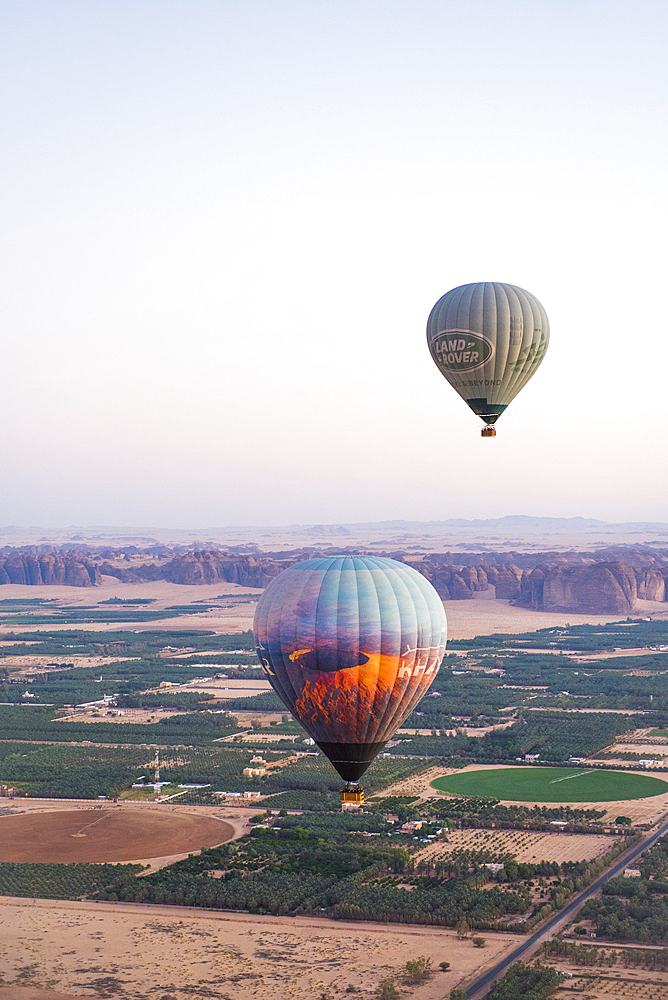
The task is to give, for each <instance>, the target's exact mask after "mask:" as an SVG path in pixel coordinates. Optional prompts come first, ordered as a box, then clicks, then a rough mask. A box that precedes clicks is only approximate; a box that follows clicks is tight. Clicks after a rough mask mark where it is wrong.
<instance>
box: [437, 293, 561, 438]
mask: <svg viewBox="0 0 668 1000" xmlns="http://www.w3.org/2000/svg"><path fill="white" fill-rule="evenodd" d="M549 339H550V324H549V322H548V319H547V314H546V312H545V310H544V309H543V307H542V305H541V304H540V302H539V301H538V299H537V298H535V296H533V295H532V294H531V293H530V292H527V291H525V290H524V289H523V288H518V287H517V285H508V284H506V283H505V282H502V281H478V282H473V283H472V284H470V285H459V287H458V288H452V289H451V290H450V291H449V292H446V293H445V295H443V296H442V297H441V298H440V299H439V300H438V302H437V303H436V305H435V306H434V308H433V309H432V311H431V313H430V315H429V320H428V322H427V343H428V344H429V350H430V352H431V356H432V358H433V359H434V362H435V363H436V366H437V367H438V370H439V371H440V372H441V374H442V375H443V376H444V377H445V378H446V379H447V380H448V382H449V383H450V385H451V386H452V387H453V389H455V390H456V391H457V392H458V393H459V395H460V396H461V397H462V399H464V400H465V401H466V402H467V403H468V405H469V406H470V407H471V409H472V410H473V412H474V413H476V414H477V415H478V416H479V417H482V419H483V420H484V421H485V422H486V423H488V424H493V423H495V422H496V420H497V419H498V418H499V416H500V415H501V414H502V413H503V411H504V410H505V408H506V407H507V406H508V404H509V403H510V402H511V401H512V400H513V399H514V398H515V396H516V395H517V393H518V392H519V391H520V389H522V388H523V387H524V386H525V385H526V384H527V382H528V381H529V379H530V378H531V376H532V375H533V374H534V373H535V371H536V369H537V368H538V366H539V365H540V363H541V361H542V360H543V358H544V356H545V352H546V350H547V345H548V343H549Z"/></svg>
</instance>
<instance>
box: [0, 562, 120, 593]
mask: <svg viewBox="0 0 668 1000" xmlns="http://www.w3.org/2000/svg"><path fill="white" fill-rule="evenodd" d="M101 580H102V578H101V576H100V571H99V569H98V567H97V566H96V565H95V563H93V562H92V561H91V560H89V559H82V558H79V557H77V556H68V555H40V556H36V555H30V554H28V555H22V554H21V555H19V554H17V555H10V556H2V555H0V584H3V583H22V584H24V585H25V584H27V585H28V586H38V585H39V584H47V585H49V584H58V583H59V584H63V585H65V586H67V587H94V586H95V585H96V584H98V583H100V582H101Z"/></svg>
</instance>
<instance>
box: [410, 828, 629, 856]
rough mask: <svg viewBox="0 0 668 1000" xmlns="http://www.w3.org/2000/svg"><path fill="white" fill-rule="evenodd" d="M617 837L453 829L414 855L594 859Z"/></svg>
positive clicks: (609, 846)
mask: <svg viewBox="0 0 668 1000" xmlns="http://www.w3.org/2000/svg"><path fill="white" fill-rule="evenodd" d="M613 843H614V838H612V837H610V836H605V835H603V834H601V835H600V836H599V835H596V834H578V833H540V832H534V831H532V830H452V831H451V832H450V833H448V835H447V839H446V840H445V841H437V842H436V843H434V844H430V845H429V846H428V847H424V848H423V849H422V850H420V851H418V853H417V854H416V855H415V861H416V863H417V862H418V861H420V860H422V859H425V860H428V861H432V862H435V861H436V860H437V859H443V858H447V857H453V856H456V855H457V854H459V853H460V852H462V851H474V852H476V853H477V852H481V851H487V852H489V853H490V855H494V859H495V860H500V859H502V858H503V857H505V856H512V857H514V858H515V860H516V861H517V862H519V863H525V864H533V863H536V862H538V861H556V862H557V864H562V863H563V862H564V861H592V860H594V859H595V858H598V857H601V855H603V854H606V853H607V851H609V850H610V848H611V847H612V845H613Z"/></svg>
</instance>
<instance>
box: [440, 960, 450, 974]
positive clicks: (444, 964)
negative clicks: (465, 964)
mask: <svg viewBox="0 0 668 1000" xmlns="http://www.w3.org/2000/svg"><path fill="white" fill-rule="evenodd" d="M438 967H439V969H441V971H442V972H447V971H448V969H449V968H450V963H449V962H439V963H438Z"/></svg>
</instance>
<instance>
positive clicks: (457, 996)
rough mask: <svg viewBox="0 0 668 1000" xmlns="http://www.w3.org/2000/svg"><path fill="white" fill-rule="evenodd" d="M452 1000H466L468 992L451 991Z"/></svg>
mask: <svg viewBox="0 0 668 1000" xmlns="http://www.w3.org/2000/svg"><path fill="white" fill-rule="evenodd" d="M450 1000H466V990H450Z"/></svg>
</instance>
